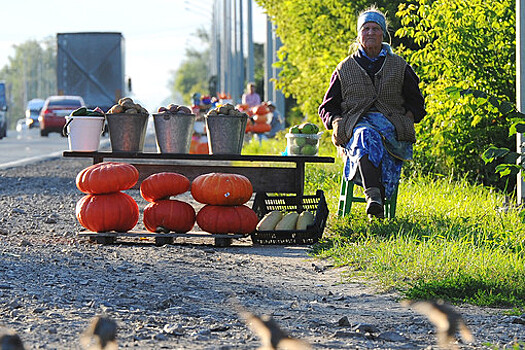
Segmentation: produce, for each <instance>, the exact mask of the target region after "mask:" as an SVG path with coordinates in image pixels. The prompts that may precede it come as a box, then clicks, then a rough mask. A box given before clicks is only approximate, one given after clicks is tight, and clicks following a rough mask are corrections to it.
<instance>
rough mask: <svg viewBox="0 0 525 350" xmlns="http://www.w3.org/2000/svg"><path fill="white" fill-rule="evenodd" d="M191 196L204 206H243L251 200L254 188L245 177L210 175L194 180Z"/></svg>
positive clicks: (203, 175) (200, 176)
mask: <svg viewBox="0 0 525 350" xmlns="http://www.w3.org/2000/svg"><path fill="white" fill-rule="evenodd" d="M191 194H192V196H193V198H195V200H196V201H197V202H199V203H203V204H212V205H241V204H244V203H246V202H248V201H249V200H250V198H251V196H252V194H253V187H252V183H251V182H250V180H249V179H248V178H247V177H246V176H244V175H239V174H225V173H209V174H202V175H199V176H197V177H196V178H195V179H194V180H193V182H192V183H191Z"/></svg>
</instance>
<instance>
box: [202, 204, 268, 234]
mask: <svg viewBox="0 0 525 350" xmlns="http://www.w3.org/2000/svg"><path fill="white" fill-rule="evenodd" d="M258 221H259V218H258V217H257V214H255V212H254V211H253V210H252V209H250V208H248V207H247V206H245V205H234V206H222V205H209V204H207V205H205V206H204V207H202V208H201V210H199V213H198V214H197V225H199V227H200V228H201V229H202V230H203V231H206V232H210V233H215V234H226V233H235V234H249V233H252V232H253V231H255V227H256V226H257V223H258Z"/></svg>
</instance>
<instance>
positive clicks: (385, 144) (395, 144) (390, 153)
mask: <svg viewBox="0 0 525 350" xmlns="http://www.w3.org/2000/svg"><path fill="white" fill-rule="evenodd" d="M344 152H345V155H346V162H345V168H344V175H345V178H346V180H352V181H354V183H356V184H357V185H360V186H362V181H361V176H360V174H359V171H358V165H359V159H361V157H363V156H365V155H368V159H369V160H370V161H371V162H372V164H373V165H374V166H376V167H378V166H379V165H380V164H381V165H382V179H381V181H382V183H383V186H384V187H385V195H386V198H390V197H392V194H393V193H394V189H395V187H396V186H397V183H398V182H399V178H400V176H401V167H402V165H403V161H407V160H410V159H412V155H413V146H412V143H410V142H404V141H401V142H400V141H397V139H396V130H395V128H394V125H392V123H391V122H390V121H389V120H388V119H387V118H386V117H385V116H384V115H383V114H381V113H378V112H369V113H367V114H365V115H364V116H363V117H362V118H361V119H360V120H359V121H358V122H357V124H356V126H355V128H354V132H353V135H352V138H351V139H350V141H349V142H348V143H347V144H346V145H345V150H344Z"/></svg>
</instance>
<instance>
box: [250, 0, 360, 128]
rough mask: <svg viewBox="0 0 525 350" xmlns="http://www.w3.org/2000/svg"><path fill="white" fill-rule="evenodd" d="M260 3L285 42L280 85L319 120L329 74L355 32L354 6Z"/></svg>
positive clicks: (321, 0) (335, 1)
mask: <svg viewBox="0 0 525 350" xmlns="http://www.w3.org/2000/svg"><path fill="white" fill-rule="evenodd" d="M257 3H258V4H259V5H261V6H262V7H264V8H265V10H266V11H267V13H268V15H269V16H270V17H271V19H272V22H273V23H274V24H275V25H276V26H277V35H278V36H279V37H280V38H281V41H282V42H283V46H282V47H281V49H280V50H279V53H278V56H279V59H280V63H278V65H279V66H280V67H281V68H282V71H281V73H280V76H279V81H278V83H277V86H278V88H280V89H282V91H283V92H284V93H285V95H287V96H288V95H293V96H294V98H295V99H296V100H297V102H298V105H299V106H300V108H301V111H302V112H303V114H304V115H306V116H307V118H308V120H309V121H312V122H316V121H317V119H318V116H317V107H318V106H319V104H320V103H321V101H322V98H323V96H324V93H325V91H326V89H327V88H328V83H329V81H330V76H331V74H332V72H333V70H334V69H335V67H336V65H337V63H338V62H339V61H341V60H342V59H343V58H344V57H345V56H346V52H347V50H348V47H349V45H350V43H351V42H352V41H353V40H354V38H355V36H356V31H355V23H356V22H355V12H356V11H355V8H354V7H352V6H353V5H352V4H350V3H348V2H345V1H342V0H329V1H326V0H313V1H312V0H298V1H297V0H296V1H268V0H260V1H257Z"/></svg>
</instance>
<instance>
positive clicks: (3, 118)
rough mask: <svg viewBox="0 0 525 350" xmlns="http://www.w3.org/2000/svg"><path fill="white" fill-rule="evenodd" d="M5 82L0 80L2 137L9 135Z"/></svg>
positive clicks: (0, 128)
mask: <svg viewBox="0 0 525 350" xmlns="http://www.w3.org/2000/svg"><path fill="white" fill-rule="evenodd" d="M5 92H6V89H5V82H3V81H0V139H2V138H4V137H6V136H7V127H8V120H7V98H6V93H5Z"/></svg>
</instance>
